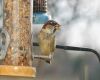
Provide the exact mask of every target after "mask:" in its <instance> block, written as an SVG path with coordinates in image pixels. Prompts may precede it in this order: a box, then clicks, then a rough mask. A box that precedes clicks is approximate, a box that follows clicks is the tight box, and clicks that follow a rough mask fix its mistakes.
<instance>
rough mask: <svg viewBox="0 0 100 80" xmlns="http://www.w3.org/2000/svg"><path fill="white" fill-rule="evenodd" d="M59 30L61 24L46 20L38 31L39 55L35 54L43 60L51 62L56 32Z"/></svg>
mask: <svg viewBox="0 0 100 80" xmlns="http://www.w3.org/2000/svg"><path fill="white" fill-rule="evenodd" d="M59 30H61V25H60V24H59V23H58V22H56V21H54V20H48V21H47V22H46V23H45V24H44V25H43V27H42V29H41V30H40V32H39V33H38V39H39V47H40V52H41V53H40V55H39V56H37V57H38V58H40V59H43V60H45V62H46V63H49V64H50V63H51V60H52V58H53V55H54V51H55V48H56V40H55V38H56V32H58V31H59Z"/></svg>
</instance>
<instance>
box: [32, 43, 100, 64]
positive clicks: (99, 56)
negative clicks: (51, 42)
mask: <svg viewBox="0 0 100 80" xmlns="http://www.w3.org/2000/svg"><path fill="white" fill-rule="evenodd" d="M33 46H39V44H38V43H33ZM56 48H58V49H64V50H75V51H88V52H92V53H94V54H95V55H96V56H97V58H98V59H99V62H100V54H99V53H98V52H97V51H95V50H94V49H90V48H82V47H73V46H61V45H56Z"/></svg>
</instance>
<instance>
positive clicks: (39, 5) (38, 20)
mask: <svg viewBox="0 0 100 80" xmlns="http://www.w3.org/2000/svg"><path fill="white" fill-rule="evenodd" d="M33 6H34V7H33V23H34V24H44V23H45V22H47V21H48V20H49V19H50V16H49V15H48V13H47V0H34V2H33Z"/></svg>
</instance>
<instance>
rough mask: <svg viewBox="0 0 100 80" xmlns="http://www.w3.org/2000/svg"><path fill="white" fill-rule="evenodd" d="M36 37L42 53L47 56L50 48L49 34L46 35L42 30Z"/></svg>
mask: <svg viewBox="0 0 100 80" xmlns="http://www.w3.org/2000/svg"><path fill="white" fill-rule="evenodd" d="M38 38H39V45H40V50H41V52H42V54H43V55H47V56H48V55H49V54H50V53H51V50H50V47H51V46H50V44H51V36H49V37H47V35H46V34H45V33H44V32H40V33H39V35H38Z"/></svg>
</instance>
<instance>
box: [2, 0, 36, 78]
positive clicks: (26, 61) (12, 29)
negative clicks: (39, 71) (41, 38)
mask: <svg viewBox="0 0 100 80" xmlns="http://www.w3.org/2000/svg"><path fill="white" fill-rule="evenodd" d="M31 1H32V0H3V5H4V16H3V18H4V21H3V24H4V29H5V30H6V31H7V33H8V35H9V44H8V48H7V52H6V56H5V58H4V60H3V62H2V64H1V65H0V76H19V77H35V74H36V70H35V68H34V67H32V42H31V25H32V20H31V17H32V16H31V15H32V14H31V13H32V11H31V6H32V4H31V3H32V2H31Z"/></svg>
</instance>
